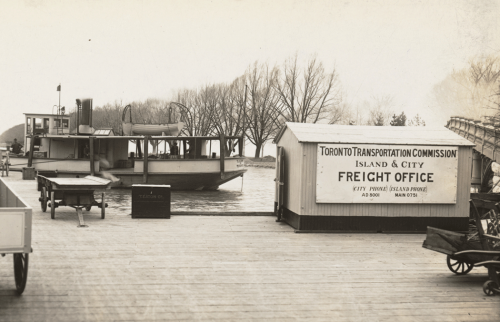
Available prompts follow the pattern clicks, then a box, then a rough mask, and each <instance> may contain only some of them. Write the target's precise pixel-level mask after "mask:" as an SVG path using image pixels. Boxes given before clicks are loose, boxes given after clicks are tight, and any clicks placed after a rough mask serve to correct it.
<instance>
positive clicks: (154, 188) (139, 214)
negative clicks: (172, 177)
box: [132, 184, 170, 219]
mask: <svg viewBox="0 0 500 322" xmlns="http://www.w3.org/2000/svg"><path fill="white" fill-rule="evenodd" d="M132 218H164V219H170V186H169V185H151V184H134V185H132Z"/></svg>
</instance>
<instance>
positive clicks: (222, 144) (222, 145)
mask: <svg viewBox="0 0 500 322" xmlns="http://www.w3.org/2000/svg"><path fill="white" fill-rule="evenodd" d="M219 140H220V178H221V179H224V177H225V174H224V158H225V157H226V139H225V138H224V133H221V134H220V139H219Z"/></svg>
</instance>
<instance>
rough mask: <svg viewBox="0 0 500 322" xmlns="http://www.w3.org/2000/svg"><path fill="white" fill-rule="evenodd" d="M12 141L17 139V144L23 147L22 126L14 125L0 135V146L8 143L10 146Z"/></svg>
mask: <svg viewBox="0 0 500 322" xmlns="http://www.w3.org/2000/svg"><path fill="white" fill-rule="evenodd" d="M14 139H17V142H19V143H21V144H22V145H24V124H18V125H15V126H13V127H11V128H10V129H8V130H6V131H4V132H3V133H2V134H1V135H0V144H1V143H4V144H5V143H8V144H9V145H10V144H11V143H12V142H13V141H14Z"/></svg>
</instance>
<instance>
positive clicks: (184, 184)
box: [10, 99, 246, 190]
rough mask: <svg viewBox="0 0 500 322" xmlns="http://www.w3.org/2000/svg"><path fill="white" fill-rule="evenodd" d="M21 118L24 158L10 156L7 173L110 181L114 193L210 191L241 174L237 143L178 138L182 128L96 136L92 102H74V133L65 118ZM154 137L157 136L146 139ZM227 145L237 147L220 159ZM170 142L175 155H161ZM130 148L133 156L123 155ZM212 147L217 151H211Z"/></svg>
mask: <svg viewBox="0 0 500 322" xmlns="http://www.w3.org/2000/svg"><path fill="white" fill-rule="evenodd" d="M125 112H126V110H125V111H124V114H125ZM24 115H25V131H24V132H25V138H24V142H25V146H24V151H25V152H24V154H23V155H17V156H16V155H14V156H12V155H11V157H10V169H11V170H21V171H22V169H23V168H25V169H34V171H37V172H39V173H51V172H53V173H57V176H58V177H79V176H85V175H89V174H90V175H95V176H101V177H108V178H109V177H112V178H113V179H114V181H116V182H115V183H114V185H113V186H114V187H118V188H119V187H123V188H127V187H131V186H132V185H133V184H165V185H170V186H171V188H172V190H216V189H218V187H219V186H220V185H222V184H224V183H226V182H228V181H230V180H232V179H235V178H237V177H241V176H243V174H244V173H245V172H246V169H243V168H242V167H241V165H242V163H243V155H242V153H243V149H242V146H243V137H237V136H224V135H220V136H179V133H180V131H181V129H182V123H176V124H172V125H170V126H163V127H160V126H157V125H154V127H153V126H151V127H143V128H142V129H147V131H144V132H141V127H137V128H136V129H134V130H132V132H128V133H129V134H134V135H120V134H121V133H114V132H113V130H112V129H97V130H96V129H94V128H93V127H92V99H83V100H77V112H76V119H77V122H76V124H77V126H76V129H75V130H72V129H71V128H70V116H69V115H63V114H36V113H25V114H24ZM130 123H131V122H130ZM132 125H133V124H132ZM154 128H156V129H154ZM155 131H156V132H155ZM158 131H161V135H151V133H153V134H158V133H159V132H158ZM137 134H142V135H137ZM228 140H232V141H233V142H237V143H236V145H237V146H238V147H239V152H238V154H237V155H235V156H227V155H226V152H225V146H226V142H227V141H228ZM214 141H216V142H217V143H214ZM174 142H177V144H178V147H179V148H178V150H179V153H178V155H170V153H166V151H167V150H168V151H170V147H171V146H172V145H173V144H174ZM134 145H135V151H129V147H130V146H134ZM150 146H152V147H153V149H152V151H151V152H149V149H150ZM212 146H213V147H214V148H215V149H217V151H212ZM160 149H162V151H161V152H160Z"/></svg>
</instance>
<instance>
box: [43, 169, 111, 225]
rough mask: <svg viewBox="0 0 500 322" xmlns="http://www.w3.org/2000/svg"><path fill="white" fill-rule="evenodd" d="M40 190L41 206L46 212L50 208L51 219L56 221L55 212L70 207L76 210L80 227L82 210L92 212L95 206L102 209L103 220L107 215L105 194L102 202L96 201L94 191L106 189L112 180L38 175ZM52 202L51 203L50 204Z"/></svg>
mask: <svg viewBox="0 0 500 322" xmlns="http://www.w3.org/2000/svg"><path fill="white" fill-rule="evenodd" d="M37 180H38V189H39V190H40V198H39V199H38V200H39V201H40V206H41V208H42V211H43V212H45V211H46V210H47V207H49V208H50V218H52V219H55V211H56V208H58V207H59V206H68V207H72V208H75V209H76V212H77V215H78V219H79V220H80V226H85V224H84V222H83V216H82V209H83V208H85V210H87V211H90V209H91V208H92V207H93V206H97V207H99V208H101V218H102V219H104V217H105V214H106V207H107V206H108V205H107V204H106V203H105V194H104V192H102V194H101V197H102V199H101V202H97V201H96V200H95V199H94V190H96V189H106V188H108V187H109V185H110V184H111V180H108V179H104V178H98V177H94V176H86V177H85V178H57V177H55V178H49V177H46V176H43V175H40V174H39V175H37ZM49 201H50V202H49Z"/></svg>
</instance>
